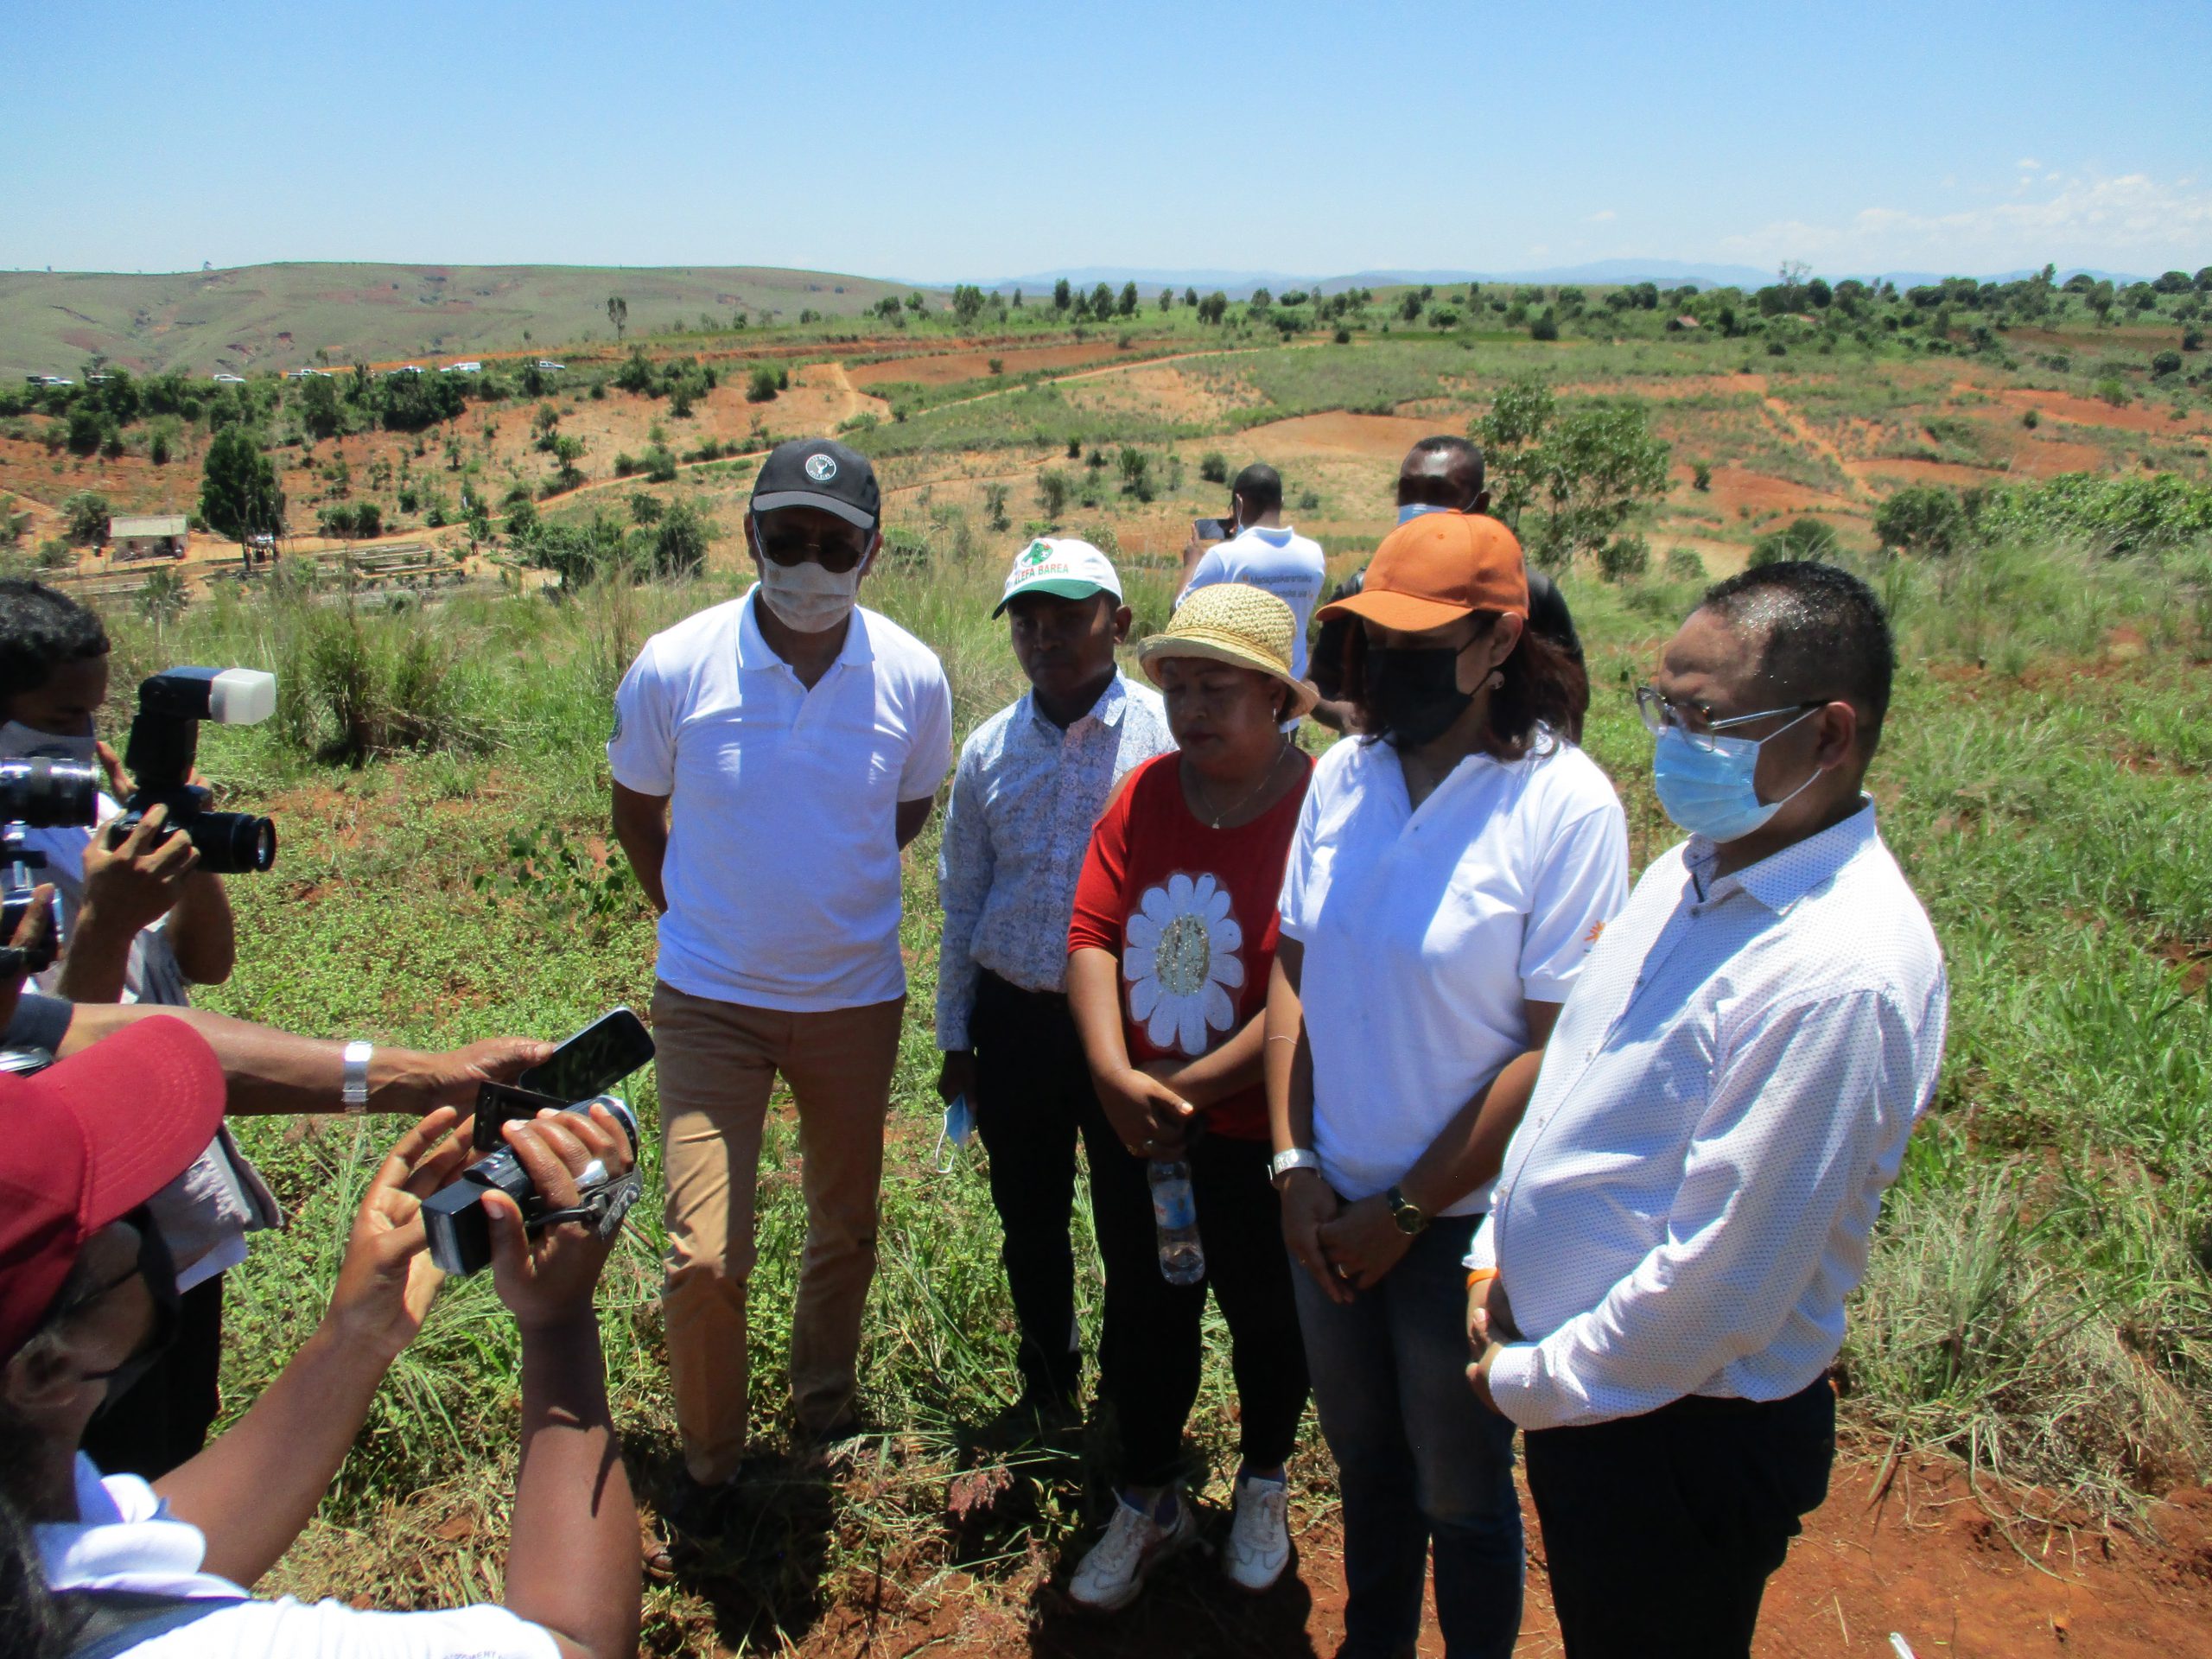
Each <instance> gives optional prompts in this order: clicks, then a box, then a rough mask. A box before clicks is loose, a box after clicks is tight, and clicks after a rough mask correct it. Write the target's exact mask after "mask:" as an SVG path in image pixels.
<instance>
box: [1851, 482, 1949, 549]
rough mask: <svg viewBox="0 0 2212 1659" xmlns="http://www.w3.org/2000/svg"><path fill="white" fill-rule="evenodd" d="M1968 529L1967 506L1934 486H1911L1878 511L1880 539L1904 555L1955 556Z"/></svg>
mask: <svg viewBox="0 0 2212 1659" xmlns="http://www.w3.org/2000/svg"><path fill="white" fill-rule="evenodd" d="M1967 530H1968V524H1967V512H1966V506H1965V505H1964V504H1963V503H1962V502H1961V501H1960V499H1959V498H1958V497H1957V496H1956V495H1955V494H1953V493H1951V492H1950V491H1948V490H1946V489H1940V488H1937V487H1936V486H1933V485H1912V486H1908V487H1906V488H1904V489H1902V490H1899V491H1898V492H1897V493H1896V494H1895V495H1892V496H1891V498H1890V499H1888V500H1886V501H1885V502H1883V503H1882V505H1880V506H1878V507H1877V508H1876V509H1875V510H1874V535H1875V537H1876V539H1877V540H1878V541H1879V542H1880V543H1881V544H1882V545H1883V546H1884V547H1885V548H1889V549H1891V550H1895V551H1897V552H1901V553H1927V554H1933V555H1935V556H1938V557H1942V556H1945V555H1948V554H1951V553H1955V552H1956V551H1957V550H1959V548H1960V546H1961V544H1962V543H1964V542H1965V541H1966V538H1967Z"/></svg>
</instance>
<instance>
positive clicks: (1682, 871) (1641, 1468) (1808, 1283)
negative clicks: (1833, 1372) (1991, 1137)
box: [1468, 562, 1948, 1659]
mask: <svg viewBox="0 0 2212 1659" xmlns="http://www.w3.org/2000/svg"><path fill="white" fill-rule="evenodd" d="M1895 664H1896V655H1895V651H1894V647H1893V646H1892V644H1891V637H1890V629H1889V623H1888V620H1887V619H1886V618H1885V616H1884V615H1883V613H1882V608H1881V606H1880V603H1879V602H1878V601H1877V600H1876V599H1875V597H1874V594H1872V591H1871V590H1869V589H1868V588H1867V586H1866V583H1864V582H1861V581H1859V579H1858V578H1857V577H1856V576H1853V575H1850V574H1848V573H1847V572H1846V571H1843V570H1840V569H1836V568H1835V567H1834V566H1832V565H1825V564H1811V563H1795V562H1792V563H1778V564H1770V565H1766V566H1764V567H1761V568H1758V569H1752V570H1749V571H1746V572H1745V574H1744V575H1739V576H1735V577H1732V578H1731V579H1729V580H1728V581H1726V582H1721V583H1719V585H1717V586H1716V587H1714V588H1711V589H1710V590H1708V591H1707V594H1706V596H1705V600H1704V602H1703V603H1702V604H1701V605H1700V607H1698V609H1697V610H1696V611H1695V612H1694V613H1692V614H1691V616H1690V618H1689V620H1688V621H1687V622H1685V623H1684V624H1683V625H1682V627H1681V631H1680V632H1677V633H1676V634H1675V637H1674V639H1672V640H1671V641H1670V642H1669V644H1668V645H1667V648H1666V652H1665V656H1664V658H1663V660H1662V664H1661V668H1660V671H1659V672H1658V673H1657V674H1656V676H1654V677H1653V679H1652V682H1651V683H1650V684H1649V685H1648V686H1646V687H1644V688H1643V690H1641V691H1640V692H1639V693H1638V694H1637V704H1638V707H1639V709H1640V710H1641V711H1642V713H1643V719H1644V723H1645V724H1646V725H1647V726H1648V727H1649V728H1650V729H1651V732H1652V735H1653V741H1654V745H1655V749H1654V755H1653V762H1652V767H1653V781H1654V783H1655V785H1656V789H1657V792H1658V796H1659V802H1660V804H1661V805H1662V807H1664V808H1665V809H1666V811H1667V813H1668V816H1669V817H1672V818H1673V819H1674V820H1675V823H1677V824H1678V825H1680V826H1681V828H1682V829H1687V830H1688V831H1689V832H1690V838H1689V839H1688V841H1687V842H1684V843H1682V844H1681V846H1678V847H1676V848H1675V849H1672V850H1671V851H1669V852H1668V853H1665V854H1663V855H1661V856H1660V857H1659V858H1658V859H1657V860H1656V861H1655V862H1654V863H1653V864H1652V866H1651V868H1649V870H1648V871H1646V872H1645V873H1644V875H1643V880H1641V881H1640V882H1639V883H1638V884H1637V888H1636V891H1635V893H1633V894H1632V895H1631V896H1630V899H1629V901H1628V906H1627V907H1626V908H1625V909H1624V910H1623V911H1622V912H1620V914H1618V916H1616V917H1615V918H1613V919H1612V921H1611V924H1610V925H1608V926H1607V927H1606V929H1605V933H1604V935H1603V937H1602V938H1599V941H1598V944H1597V945H1596V947H1595V948H1594V949H1593V950H1592V952H1591V954H1590V956H1589V957H1588V959H1587V960H1586V962H1585V963H1584V964H1583V968H1582V972H1581V976H1580V978H1579V979H1578V980H1577V981H1576V982H1575V986H1574V989H1573V993H1572V994H1571V995H1569V996H1568V998H1567V1003H1566V1006H1565V1007H1564V1008H1563V1009H1562V1010H1561V1011H1560V1018H1559V1023H1558V1025H1557V1026H1556V1027H1554V1030H1553V1033H1552V1039H1551V1043H1550V1046H1549V1047H1548V1049H1547V1050H1546V1051H1545V1058H1544V1064H1543V1069H1542V1071H1541V1073H1540V1074H1539V1076H1538V1078H1537V1081H1536V1087H1535V1094H1534V1096H1532V1097H1531V1099H1530V1101H1529V1109H1528V1113H1527V1116H1525V1117H1524V1118H1523V1119H1522V1122H1521V1126H1520V1128H1518V1129H1517V1130H1516V1131H1515V1133H1514V1135H1513V1138H1512V1141H1510V1144H1509V1145H1508V1146H1507V1147H1506V1151H1505V1160H1504V1166H1503V1170H1502V1171H1501V1173H1500V1174H1499V1177H1498V1183H1497V1197H1496V1198H1495V1200H1494V1201H1493V1204H1492V1206H1491V1216H1490V1221H1489V1223H1488V1224H1487V1225H1486V1226H1485V1227H1484V1229H1483V1230H1482V1231H1481V1232H1480V1233H1478V1235H1477V1236H1476V1238H1475V1243H1474V1247H1473V1250H1472V1253H1471V1255H1470V1256H1469V1258H1468V1267H1469V1269H1470V1273H1469V1278H1468V1289H1469V1335H1470V1338H1471V1342H1472V1344H1473V1347H1474V1350H1475V1351H1476V1353H1477V1354H1478V1356H1479V1358H1478V1361H1477V1363H1474V1364H1472V1365H1471V1366H1470V1367H1469V1368H1468V1373H1469V1381H1470V1382H1471V1384H1472V1386H1473V1388H1474V1389H1475V1392H1476V1394H1477V1395H1478V1397H1479V1398H1481V1399H1482V1400H1483V1402H1484V1403H1485V1404H1487V1405H1489V1406H1491V1408H1494V1409H1496V1410H1497V1411H1499V1412H1502V1413H1503V1414H1504V1415H1506V1416H1507V1417H1509V1418H1510V1419H1512V1421H1514V1422H1516V1423H1517V1424H1518V1425H1520V1427H1522V1429H1523V1430H1525V1431H1526V1455H1527V1459H1528V1471H1529V1491H1530V1493H1531V1494H1532V1495H1533V1496H1534V1497H1535V1503H1536V1514H1537V1518H1538V1520H1539V1521H1540V1522H1541V1524H1542V1528H1543V1535H1544V1549H1545V1556H1546V1560H1547V1562H1548V1566H1549V1568H1550V1572H1551V1579H1552V1596H1553V1601H1554V1605H1555V1606H1556V1607H1557V1610H1558V1613H1559V1619H1560V1631H1561V1633H1562V1636H1563V1637H1564V1639H1565V1643H1566V1648H1567V1653H1568V1654H1569V1655H1570V1656H1572V1659H1610V1656H1614V1655H1630V1654H1633V1655H1636V1656H1638V1659H1647V1656H1653V1655H1670V1654H1680V1655H1684V1656H1692V1655H1694V1656H1697V1659H1720V1656H1728V1655H1748V1653H1749V1652H1750V1650H1751V1635H1752V1631H1753V1629H1754V1627H1755V1626H1756V1624H1757V1623H1758V1608H1759V1601H1760V1598H1761V1596H1762V1594H1763V1593H1764V1588H1765V1585H1766V1580H1767V1578H1768V1576H1769V1575H1770V1574H1771V1573H1773V1571H1774V1569H1775V1568H1776V1567H1779V1566H1780V1565H1781V1564H1782V1561H1783V1557H1784V1556H1785V1554H1787V1551H1788V1546H1789V1539H1790V1538H1791V1537H1792V1536H1793V1535H1796V1532H1797V1531H1798V1522H1799V1517H1800V1516H1802V1515H1804V1514H1805V1513H1806V1512H1808V1510H1813V1509H1815V1508H1816V1507H1817V1506H1818V1505H1819V1503H1821V1499H1822V1497H1824V1496H1825V1494H1826V1491H1827V1474H1828V1468H1829V1465H1830V1463H1831V1462H1832V1461H1833V1459H1834V1449H1835V1396H1834V1390H1833V1389H1832V1388H1831V1386H1830V1384H1829V1382H1828V1376H1827V1372H1828V1367H1829V1364H1830V1363H1831V1362H1833V1361H1834V1358H1835V1356H1836V1352H1837V1350H1838V1349H1839V1348H1840V1345H1841V1343H1842V1339H1843V1304H1844V1300H1845V1299H1846V1298H1847V1296H1848V1295H1849V1294H1850V1293H1851V1292H1852V1291H1853V1289H1854V1288H1855V1287H1857V1286H1858V1284H1859V1280H1860V1279H1861V1278H1862V1277H1863V1276H1864V1274H1865V1272H1866V1255H1867V1244H1868V1239H1869V1236H1871V1234H1872V1230H1873V1226H1874V1222H1875V1218H1876V1216H1877V1215H1878V1212H1879V1211H1880V1208H1881V1200H1882V1194H1883V1192H1884V1191H1885V1189H1886V1188H1887V1187H1888V1185H1890V1183H1891V1180H1893V1179H1895V1178H1896V1176H1897V1169H1898V1166H1899V1164H1900V1162H1901V1161H1902V1160H1903V1159H1904V1150H1905V1141H1906V1139H1907V1137H1908V1136H1909V1135H1910V1133H1911V1130H1912V1126H1913V1124H1914V1122H1915V1121H1916V1119H1917V1117H1918V1116H1919V1114H1920V1113H1921V1112H1922V1111H1923V1110H1925V1109H1926V1108H1927V1106H1928V1103H1929V1100H1930V1098H1931V1097H1932V1096H1933V1094H1934V1091H1935V1087H1936V1072H1937V1067H1938V1065H1939V1063H1940V1061H1941V1059H1942V1049H1943V1031H1944V1019H1945V1011H1946V1003H1947V998H1948V988H1947V985H1946V982H1945V977H1944V970H1943V959H1942V952H1941V950H1940V949H1939V948H1938V946H1937V944H1936V936H1935V933H1934V931H1933V930H1932V929H1931V928H1930V927H1929V924H1928V918H1927V915H1926V913H1925V912H1923V910H1922V908H1921V906H1920V902H1919V900H1918V899H1916V898H1915V897H1914V896H1913V893H1912V890H1911V888H1910V887H1908V886H1907V885H1906V882H1905V879H1904V874H1903V872H1901V871H1900V870H1899V869H1898V868H1897V861H1896V860H1895V859H1894V858H1892V857H1891V855H1890V852H1889V849H1887V848H1886V847H1885V846H1884V845H1883V844H1882V840H1881V837H1880V836H1879V835H1878V833H1877V831H1876V829H1875V825H1874V804H1873V802H1872V798H1870V797H1868V796H1867V795H1866V794H1865V793H1864V792H1863V791H1862V790H1861V784H1862V782H1863V780H1864V779H1865V776H1866V767H1867V763H1868V762H1869V761H1870V760H1872V758H1873V754H1874V749H1875V745H1876V743H1877V741H1878V740H1879V738H1880V736H1881V730H1882V722H1883V718H1884V716H1885V714H1886V713H1887V711H1888V707H1889V701H1890V682H1891V676H1892V673H1893V672H1894V669H1895Z"/></svg>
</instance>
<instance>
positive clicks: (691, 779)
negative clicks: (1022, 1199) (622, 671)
mask: <svg viewBox="0 0 2212 1659" xmlns="http://www.w3.org/2000/svg"><path fill="white" fill-rule="evenodd" d="M880 516H881V502H880V495H879V492H878V490H877V486H876V481H875V474H874V471H873V470H872V469H871V468H870V467H869V465H868V459H867V457H866V456H864V455H861V454H859V453H857V452H856V451H855V450H852V449H849V448H846V447H845V446H844V445H843V444H842V443H834V442H829V441H828V440H827V439H804V440H799V441H795V442H790V443H785V444H779V446H777V448H776V449H775V450H774V451H773V452H772V454H770V455H769V456H768V458H767V460H766V461H765V462H763V463H762V465H761V467H760V476H759V478H758V479H757V480H755V482H754V485H753V499H752V503H751V505H750V508H749V510H748V511H747V513H746V518H745V534H746V541H747V547H748V549H749V550H750V552H751V554H752V556H753V563H754V565H755V566H756V567H757V568H758V570H759V573H760V581H759V582H758V583H757V584H756V585H755V586H754V587H753V589H752V590H751V591H750V592H749V593H747V594H746V595H745V596H744V597H743V598H741V599H737V600H733V601H728V602H727V603H724V604H721V605H716V606H712V607H709V608H708V609H706V610H704V611H702V612H700V613H698V614H697V615H696V616H693V617H690V618H689V619H687V620H684V621H683V622H680V623H678V624H677V626H674V627H672V628H671V629H669V630H668V631H667V632H664V633H661V634H657V635H655V636H654V637H653V638H652V639H650V640H648V641H647V642H646V644H645V649H644V650H643V651H642V652H639V655H638V660H637V661H636V662H635V663H634V664H632V666H631V669H630V671H629V673H628V674H627V675H626V676H625V677H624V678H623V681H622V685H621V689H620V690H618V691H617V692H616V693H615V700H614V734H613V739H612V740H611V741H609V742H608V744H607V762H608V766H609V767H610V769H611V770H612V772H613V779H614V831H615V834H616V836H618V837H619V838H620V841H621V842H622V848H623V850H624V851H625V852H626V853H627V854H628V855H629V857H630V863H631V866H632V868H634V869H635V870H636V871H637V873H638V880H639V882H640V883H641V884H642V885H643V887H644V888H645V893H646V896H647V897H648V898H650V899H652V903H653V906H654V908H655V909H657V910H658V911H659V912H660V950H659V957H658V963H657V972H658V981H659V982H658V986H657V987H656V988H655V990H654V993H653V1001H652V1019H653V1027H654V1038H655V1041H656V1042H657V1044H658V1051H659V1052H658V1080H659V1091H660V1114H661V1129H662V1135H663V1138H664V1154H663V1169H664V1173H665V1175H666V1177H667V1181H668V1208H667V1221H668V1258H667V1279H666V1283H665V1286H664V1291H663V1306H664V1311H665V1314H666V1319H667V1341H668V1357H669V1371H670V1375H671V1379H672V1382H673V1384H674V1389H675V1395H676V1415H677V1424H678V1426H679V1427H680V1428H681V1429H682V1431H683V1460H684V1466H685V1470H686V1471H687V1478H688V1480H689V1483H690V1484H688V1485H687V1486H686V1487H684V1489H683V1491H680V1492H679V1493H678V1495H677V1502H676V1503H673V1504H672V1505H671V1519H672V1520H674V1521H675V1522H677V1525H678V1526H679V1527H683V1528H685V1529H688V1530H691V1531H695V1532H696V1531H703V1530H709V1529H711V1528H712V1525H713V1523H714V1522H715V1520H716V1519H717V1518H718V1516H719V1514H720V1511H721V1507H722V1500H723V1499H724V1498H725V1497H728V1494H729V1491H730V1488H731V1485H732V1484H733V1482H734V1479H735V1478H736V1476H737V1474H738V1472H739V1465H740V1463H741V1460H742V1459H743V1458H744V1455H745V1450H746V1421H747V1410H748V1408H749V1402H748V1398H747V1351H746V1285H747V1277H748V1275H749V1274H750V1273H751V1271H752V1268H753V1188H754V1184H755V1180H756V1177H757V1166H758V1165H759V1161H760V1142H761V1134H762V1125H763V1122H764V1120H765V1118H766V1113H767V1108H768V1098H769V1094H770V1091H771V1090H772V1089H773V1087H774V1085H775V1082H776V1079H777V1078H778V1077H782V1078H783V1079H784V1081H785V1083H786V1084H789V1085H790V1087H791V1094H792V1096H793V1098H794V1099H795V1100H796V1102H797V1103H798V1120H799V1137H800V1144H801V1147H803V1148H804V1166H803V1168H802V1172H801V1177H800V1180H801V1185H802V1188H803V1190H804V1194H805V1198H806V1214H807V1233H806V1249H805V1255H804V1262H803V1265H802V1266H801V1268H800V1269H799V1275H798V1305H797V1306H796V1308H795V1309H794V1310H793V1313H792V1318H791V1407H792V1414H793V1416H794V1418H795V1420H796V1438H797V1439H798V1440H799V1441H800V1442H801V1443H803V1444H816V1445H819V1444H825V1443H828V1442H831V1441H835V1440H841V1439H843V1438H846V1437H848V1436H849V1435H850V1434H851V1433H853V1432H855V1427H856V1425H857V1420H856V1417H855V1391H856V1388H857V1376H856V1374H855V1367H856V1362H857V1357H858V1354H859V1350H860V1334H861V1308H862V1305H863V1304H864V1302H865V1301H866V1300H867V1296H868V1282H869V1281H870V1279H871V1278H872V1277H873V1276H874V1271H875V1231H876V1206H877V1196H878V1189H879V1187H880V1182H881V1175H882V1167H883V1128H884V1117H885V1113H886V1110H887V1106H888V1103H889V1099H890V1091H891V1076H892V1071H893V1065H895V1063H896V1061H897V1058H898V1053H899V1022H900V1016H901V1014H902V1013H903V1011H904V1008H905V1006H906V971H905V968H904V966H903V964H902V963H901V960H900V957H899V852H900V849H903V848H904V847H905V846H906V843H907V842H910V841H912V839H913V838H914V837H915V836H917V835H918V834H919V833H920V831H921V828H922V825H923V823H925V821H926V820H927V819H928V817H929V814H930V805H931V801H932V799H933V798H935V795H936V792H937V787H938V784H939V783H940V782H941V781H942V780H943V779H944V774H945V772H946V770H947V769H948V767H949V766H950V764H951V760H952V697H951V692H950V688H949V687H948V686H947V684H946V683H945V677H944V667H943V665H942V664H940V663H939V662H938V659H937V657H936V655H935V653H934V652H931V650H930V649H929V648H928V647H927V646H926V645H923V644H922V643H921V641H919V640H918V639H915V638H914V637H913V636H912V634H910V633H908V632H906V630H905V629H903V628H901V627H899V626H897V625H896V624H895V623H893V622H892V621H890V620H887V618H885V617H882V616H880V615H878V614H877V613H874V611H870V610H868V609H865V608H863V607H861V606H859V605H858V604H857V603H856V602H855V601H856V598H857V595H858V593H859V589H860V584H861V578H862V577H863V576H864V575H866V574H867V572H868V566H869V563H870V562H871V561H872V560H873V559H874V556H875V553H876V550H877V549H878V547H879V546H880V544H881V542H882V533H881V528H880Z"/></svg>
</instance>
